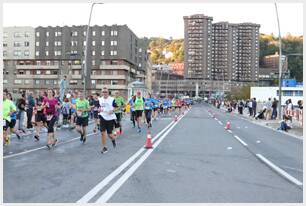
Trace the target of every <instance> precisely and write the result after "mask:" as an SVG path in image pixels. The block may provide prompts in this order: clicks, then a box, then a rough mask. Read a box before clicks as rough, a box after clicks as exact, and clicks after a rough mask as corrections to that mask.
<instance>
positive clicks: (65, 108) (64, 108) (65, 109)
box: [61, 97, 71, 127]
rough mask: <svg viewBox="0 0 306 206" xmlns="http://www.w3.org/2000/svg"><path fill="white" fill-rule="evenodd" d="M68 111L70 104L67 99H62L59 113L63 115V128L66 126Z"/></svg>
mask: <svg viewBox="0 0 306 206" xmlns="http://www.w3.org/2000/svg"><path fill="white" fill-rule="evenodd" d="M70 109H71V104H70V102H69V99H68V98H67V97H66V98H64V101H63V106H62V111H61V112H62V114H63V126H64V127H67V126H68V123H69V113H70Z"/></svg>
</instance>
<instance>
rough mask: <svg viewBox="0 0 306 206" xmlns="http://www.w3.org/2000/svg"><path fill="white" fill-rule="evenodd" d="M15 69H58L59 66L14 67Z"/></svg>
mask: <svg viewBox="0 0 306 206" xmlns="http://www.w3.org/2000/svg"><path fill="white" fill-rule="evenodd" d="M16 69H59V65H16Z"/></svg>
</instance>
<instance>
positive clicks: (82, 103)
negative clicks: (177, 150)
mask: <svg viewBox="0 0 306 206" xmlns="http://www.w3.org/2000/svg"><path fill="white" fill-rule="evenodd" d="M190 106H191V104H190V102H189V101H184V100H180V99H178V98H177V99H175V98H173V99H166V98H163V99H159V98H157V97H153V96H152V95H151V94H147V95H146V96H145V97H143V96H142V94H141V92H140V91H138V92H136V95H133V96H132V97H131V98H130V99H129V100H128V101H127V102H126V100H125V99H124V98H123V97H122V96H120V93H119V92H118V91H116V92H115V93H114V96H113V97H112V96H111V95H110V92H109V90H108V89H107V88H103V89H102V92H101V95H100V94H99V93H95V94H93V95H92V96H91V98H89V99H86V98H85V96H84V94H83V93H82V92H80V91H79V92H74V93H68V94H66V95H65V96H64V99H63V101H62V102H61V101H60V99H59V97H58V95H56V92H55V91H54V90H52V89H48V90H47V92H41V93H40V95H39V96H38V97H37V98H36V102H35V107H34V112H33V118H32V122H33V124H34V125H35V133H34V138H35V141H40V133H41V129H42V128H47V134H48V135H47V144H46V147H47V148H48V149H51V148H53V147H55V146H56V143H57V142H58V139H57V138H56V137H55V128H56V124H59V122H60V121H59V120H60V118H62V121H61V123H62V124H63V125H64V126H68V127H69V128H70V129H71V130H73V129H76V131H77V132H79V133H80V141H81V142H82V143H85V142H86V133H87V127H88V123H89V118H91V117H92V119H93V120H94V128H93V132H94V133H96V132H97V130H100V132H101V143H102V150H101V153H106V152H107V151H108V149H107V147H106V139H107V136H108V137H109V139H110V140H111V142H112V145H113V147H114V148H115V147H116V138H117V137H118V136H120V135H122V134H123V128H122V124H121V120H122V118H123V116H124V115H125V114H126V113H130V120H131V122H132V125H133V127H134V128H135V127H136V125H137V132H139V133H140V132H141V125H142V122H143V123H144V124H146V125H147V128H148V129H149V128H151V127H152V119H153V120H156V119H157V118H158V116H159V115H161V116H164V115H168V114H170V113H172V112H175V115H180V114H181V112H182V111H183V109H187V108H189V107H190ZM16 112H17V111H16V104H15V103H14V102H13V101H12V96H11V94H10V93H9V92H8V91H6V90H5V91H4V94H3V132H4V134H3V137H4V143H5V145H9V144H10V135H11V134H13V133H15V134H16V136H17V138H18V139H20V134H19V133H18V132H16V131H15V129H14V128H15V124H16Z"/></svg>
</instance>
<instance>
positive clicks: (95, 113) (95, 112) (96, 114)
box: [93, 111, 99, 119]
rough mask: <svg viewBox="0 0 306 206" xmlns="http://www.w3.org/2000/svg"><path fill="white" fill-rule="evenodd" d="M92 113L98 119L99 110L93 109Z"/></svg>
mask: <svg viewBox="0 0 306 206" xmlns="http://www.w3.org/2000/svg"><path fill="white" fill-rule="evenodd" d="M93 114H94V118H95V119H99V112H98V111H94V112H93Z"/></svg>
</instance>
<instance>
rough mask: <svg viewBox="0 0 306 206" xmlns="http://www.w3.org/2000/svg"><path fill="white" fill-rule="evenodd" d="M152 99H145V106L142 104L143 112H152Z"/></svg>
mask: <svg viewBox="0 0 306 206" xmlns="http://www.w3.org/2000/svg"><path fill="white" fill-rule="evenodd" d="M153 105H154V102H153V99H152V98H146V99H145V104H144V109H145V110H152V109H153Z"/></svg>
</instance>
